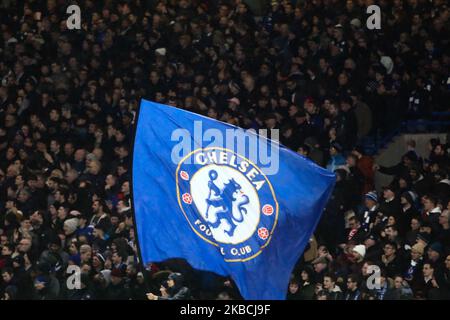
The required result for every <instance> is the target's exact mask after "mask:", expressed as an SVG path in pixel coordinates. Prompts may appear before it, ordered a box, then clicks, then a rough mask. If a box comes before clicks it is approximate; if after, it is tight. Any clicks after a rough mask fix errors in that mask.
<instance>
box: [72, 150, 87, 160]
mask: <svg viewBox="0 0 450 320" xmlns="http://www.w3.org/2000/svg"><path fill="white" fill-rule="evenodd" d="M85 157H86V150H84V149H78V150H77V151H75V155H74V158H75V161H77V162H82V161H84V158H85Z"/></svg>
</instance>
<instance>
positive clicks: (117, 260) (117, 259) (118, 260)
mask: <svg viewBox="0 0 450 320" xmlns="http://www.w3.org/2000/svg"><path fill="white" fill-rule="evenodd" d="M112 262H113V263H114V264H117V263H122V257H121V256H119V255H118V254H117V253H114V254H113V255H112Z"/></svg>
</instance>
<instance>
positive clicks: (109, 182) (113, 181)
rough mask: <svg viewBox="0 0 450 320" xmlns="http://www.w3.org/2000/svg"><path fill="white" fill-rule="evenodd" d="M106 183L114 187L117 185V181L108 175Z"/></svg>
mask: <svg viewBox="0 0 450 320" xmlns="http://www.w3.org/2000/svg"><path fill="white" fill-rule="evenodd" d="M105 182H106V184H107V185H110V186H114V185H115V184H116V179H115V178H114V176H113V175H111V174H108V175H107V176H106V179H105Z"/></svg>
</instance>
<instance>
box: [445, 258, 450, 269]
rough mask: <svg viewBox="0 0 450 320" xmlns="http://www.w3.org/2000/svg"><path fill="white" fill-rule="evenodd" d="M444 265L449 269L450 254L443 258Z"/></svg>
mask: <svg viewBox="0 0 450 320" xmlns="http://www.w3.org/2000/svg"><path fill="white" fill-rule="evenodd" d="M445 267H446V268H447V270H450V254H449V255H448V256H447V258H445Z"/></svg>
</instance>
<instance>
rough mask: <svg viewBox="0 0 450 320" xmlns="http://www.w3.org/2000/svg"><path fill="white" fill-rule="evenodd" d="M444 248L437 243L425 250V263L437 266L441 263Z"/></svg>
mask: <svg viewBox="0 0 450 320" xmlns="http://www.w3.org/2000/svg"><path fill="white" fill-rule="evenodd" d="M443 252H444V247H443V246H442V244H441V243H439V242H434V243H432V244H431V245H430V246H429V247H428V250H427V262H430V263H432V264H435V265H438V264H440V263H441V259H442V255H443Z"/></svg>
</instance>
